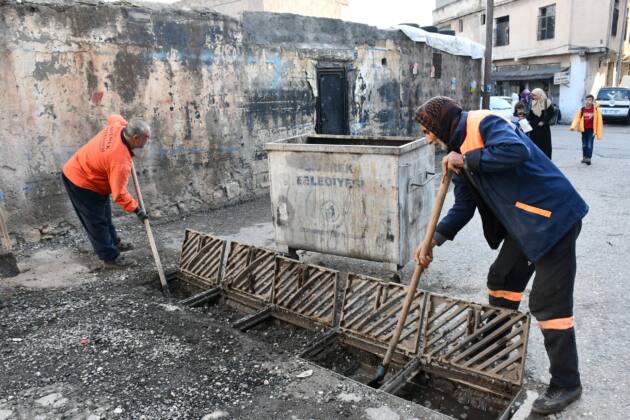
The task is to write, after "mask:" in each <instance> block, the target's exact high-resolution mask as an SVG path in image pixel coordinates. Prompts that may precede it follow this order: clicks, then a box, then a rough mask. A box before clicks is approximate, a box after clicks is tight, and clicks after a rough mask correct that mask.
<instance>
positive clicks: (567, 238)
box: [488, 221, 582, 387]
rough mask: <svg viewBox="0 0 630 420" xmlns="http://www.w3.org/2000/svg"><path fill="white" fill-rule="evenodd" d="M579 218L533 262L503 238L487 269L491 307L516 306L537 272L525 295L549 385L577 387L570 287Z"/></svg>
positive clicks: (511, 241)
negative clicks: (543, 354)
mask: <svg viewBox="0 0 630 420" xmlns="http://www.w3.org/2000/svg"><path fill="white" fill-rule="evenodd" d="M581 228H582V222H581V221H580V222H578V223H576V224H575V226H573V228H571V230H569V232H568V233H567V234H565V235H564V236H563V237H562V238H561V239H560V240H559V241H558V242H557V243H556V244H555V245H554V246H553V248H551V250H550V251H549V252H547V253H546V254H545V255H544V256H543V257H542V258H541V259H540V260H539V261H538V262H537V263H536V264H535V265H534V264H532V263H531V262H530V261H529V260H528V259H527V257H526V256H525V254H523V251H522V250H521V248H520V246H519V245H518V243H517V242H516V241H515V240H514V239H513V238H511V237H507V238H506V239H505V240H504V242H503V245H502V247H501V250H500V251H499V255H498V256H497V259H496V260H495V262H494V263H493V264H492V266H490V271H489V273H488V289H489V302H490V304H491V305H493V306H499V307H504V308H510V309H518V307H519V304H520V297H521V296H522V293H523V291H524V290H525V287H526V286H527V283H528V282H529V279H530V278H531V276H532V274H533V273H534V271H536V276H535V278H534V283H533V285H532V290H531V293H530V295H529V309H530V311H531V313H532V315H534V317H535V318H536V319H537V320H538V321H539V324H540V326H541V330H542V333H543V337H544V339H545V349H546V350H547V355H548V356H549V362H550V369H549V372H550V373H551V385H554V386H558V387H574V386H577V385H580V374H579V370H578V356H577V347H576V343H575V330H574V328H573V287H574V283H575V273H576V256H575V242H576V240H577V237H578V235H579V234H580V230H581Z"/></svg>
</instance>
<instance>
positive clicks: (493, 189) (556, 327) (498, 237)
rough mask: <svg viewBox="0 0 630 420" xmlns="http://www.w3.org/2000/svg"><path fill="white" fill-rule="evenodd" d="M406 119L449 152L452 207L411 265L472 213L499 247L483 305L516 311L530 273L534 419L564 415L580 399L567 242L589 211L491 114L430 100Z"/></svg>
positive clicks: (541, 157)
mask: <svg viewBox="0 0 630 420" xmlns="http://www.w3.org/2000/svg"><path fill="white" fill-rule="evenodd" d="M415 120H416V121H417V122H418V123H420V124H421V125H422V131H423V132H424V134H425V135H426V140H427V142H428V143H429V144H431V143H434V144H437V145H438V146H442V147H444V148H447V149H448V151H449V153H448V155H447V156H445V157H444V159H443V160H442V167H443V169H444V170H446V168H448V169H449V170H452V171H453V172H455V176H454V177H453V184H454V193H455V203H454V204H453V207H452V208H451V209H450V210H449V212H448V214H447V215H446V216H445V217H444V218H443V219H442V220H441V221H440V223H439V224H438V226H437V229H436V233H435V236H434V238H433V241H432V243H431V244H429V245H428V246H427V249H424V248H423V247H422V246H421V247H419V248H418V249H417V250H416V262H417V263H418V264H420V265H422V266H424V267H425V268H426V267H427V266H428V265H429V263H430V262H431V261H432V249H433V247H434V246H436V245H441V244H442V243H443V242H444V241H445V240H447V239H449V240H453V238H454V237H455V235H456V234H457V232H459V231H460V230H461V229H462V228H463V227H464V225H466V223H468V222H469V221H470V219H471V218H472V217H473V215H474V213H475V209H477V210H479V214H480V216H481V220H482V224H483V232H484V236H485V238H486V240H487V242H488V244H489V245H490V247H491V248H492V249H496V248H498V247H499V246H500V245H501V243H503V245H501V250H500V251H499V254H498V256H497V259H496V261H495V262H494V263H493V264H492V265H491V266H490V272H489V273H488V289H489V291H488V293H489V300H490V304H491V305H494V306H500V307H505V308H510V309H514V310H516V309H518V307H519V304H520V301H521V298H522V296H523V291H524V290H525V286H527V283H528V281H529V279H530V277H531V276H532V274H533V272H534V269H535V270H536V277H535V278H534V283H533V286H532V291H531V294H530V297H529V309H530V311H531V313H532V314H533V315H534V317H536V319H537V320H538V323H539V325H540V328H541V329H542V334H543V337H544V341H545V349H546V350H547V355H548V356H549V362H550V369H549V372H550V373H551V381H550V384H549V386H548V388H547V390H546V392H545V393H544V395H542V396H541V397H539V398H538V399H537V400H536V401H535V402H534V404H533V411H535V412H537V413H540V414H551V413H556V412H559V411H561V410H563V409H564V408H565V407H566V406H568V405H569V404H570V403H571V402H573V401H576V400H577V399H579V398H580V396H581V393H582V387H581V383H580V374H579V371H578V354H577V347H576V343H575V330H574V328H573V284H574V281H575V271H576V257H575V241H576V239H577V237H578V235H579V233H580V228H581V226H582V218H583V217H584V216H585V215H586V213H587V212H588V206H587V205H586V203H585V202H584V200H582V198H581V197H580V196H579V195H578V193H577V192H576V191H575V189H574V188H573V186H572V185H571V183H570V182H569V181H568V180H567V179H566V178H565V177H564V175H563V174H562V173H561V172H560V170H559V169H558V168H557V167H556V166H555V165H554V164H553V163H552V162H551V160H549V158H547V156H545V154H544V153H543V152H542V151H541V150H540V149H539V148H538V147H536V146H535V145H534V143H532V141H531V140H530V139H529V138H528V137H527V135H525V134H524V133H523V132H522V131H521V130H520V129H517V128H515V126H514V125H512V123H510V122H508V121H506V120H504V119H502V118H501V117H499V116H496V115H493V114H492V113H490V111H487V110H481V111H470V112H462V109H461V108H460V107H459V105H458V104H457V103H456V102H455V101H453V100H452V99H450V98H447V97H443V96H438V97H435V98H432V99H430V100H429V101H427V102H426V103H424V104H423V105H421V106H420V107H419V108H418V109H417V111H416V114H415Z"/></svg>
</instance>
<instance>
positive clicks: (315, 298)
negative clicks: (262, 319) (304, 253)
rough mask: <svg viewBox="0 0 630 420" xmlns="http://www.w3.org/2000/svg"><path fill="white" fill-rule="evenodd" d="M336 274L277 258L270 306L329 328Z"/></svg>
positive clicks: (334, 296) (337, 275) (332, 271)
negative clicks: (273, 305)
mask: <svg viewBox="0 0 630 420" xmlns="http://www.w3.org/2000/svg"><path fill="white" fill-rule="evenodd" d="M338 278H339V272H338V271H335V270H330V269H328V268H324V267H319V266H315V265H310V264H303V263H300V262H299V261H295V260H291V259H289V258H285V257H280V256H277V257H276V261H275V281H274V291H273V303H274V304H275V305H276V306H277V307H279V308H282V309H285V310H287V311H290V312H292V313H294V314H298V315H300V316H303V317H306V318H308V319H310V320H313V321H316V322H318V323H321V324H324V325H327V326H330V327H332V326H333V322H334V317H335V299H336V293H337V281H338Z"/></svg>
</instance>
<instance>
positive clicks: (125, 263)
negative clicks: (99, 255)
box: [103, 255, 136, 269]
mask: <svg viewBox="0 0 630 420" xmlns="http://www.w3.org/2000/svg"><path fill="white" fill-rule="evenodd" d="M135 264H136V262H135V261H134V260H132V259H129V258H125V257H124V256H122V255H119V256H118V257H117V258H116V259H115V260H110V261H103V267H104V268H106V269H125V268H127V267H131V266H133V265H135Z"/></svg>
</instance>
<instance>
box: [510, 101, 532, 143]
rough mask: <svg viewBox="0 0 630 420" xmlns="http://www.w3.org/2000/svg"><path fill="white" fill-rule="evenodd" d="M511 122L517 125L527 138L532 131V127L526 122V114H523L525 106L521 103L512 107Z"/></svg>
mask: <svg viewBox="0 0 630 420" xmlns="http://www.w3.org/2000/svg"><path fill="white" fill-rule="evenodd" d="M512 122H513V123H515V124H518V125H519V127H521V130H523V133H525V134H527V137H529V133H531V131H532V126H531V125H530V124H529V121H527V114H526V113H525V105H523V103H522V102H517V103H516V106H515V107H514V114H513V116H512Z"/></svg>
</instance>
